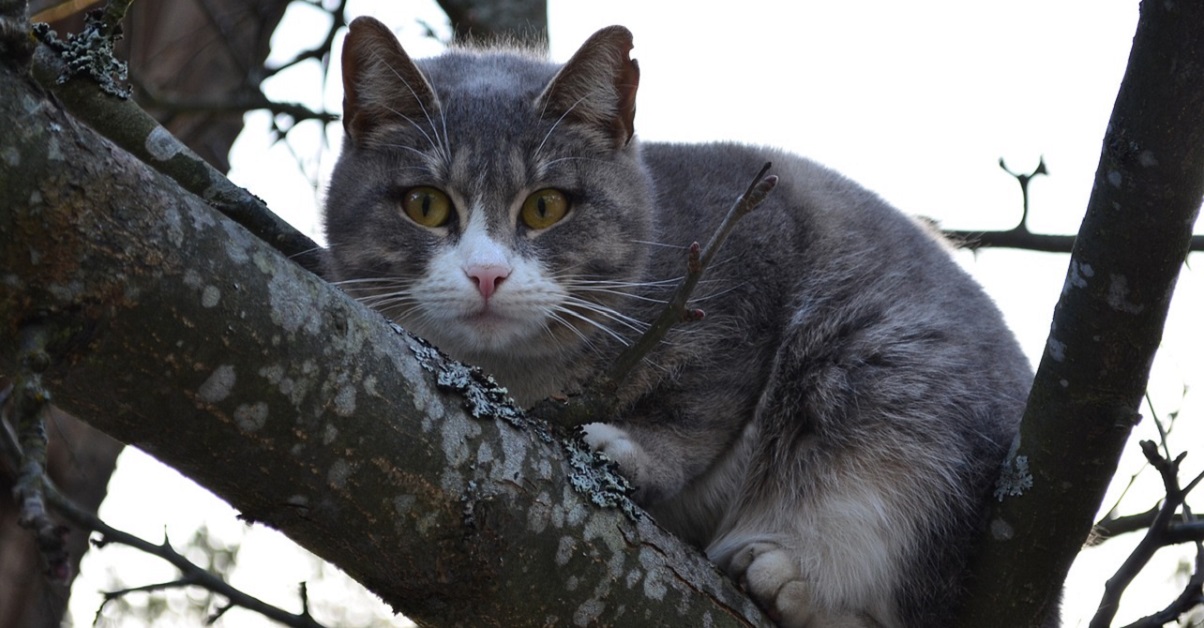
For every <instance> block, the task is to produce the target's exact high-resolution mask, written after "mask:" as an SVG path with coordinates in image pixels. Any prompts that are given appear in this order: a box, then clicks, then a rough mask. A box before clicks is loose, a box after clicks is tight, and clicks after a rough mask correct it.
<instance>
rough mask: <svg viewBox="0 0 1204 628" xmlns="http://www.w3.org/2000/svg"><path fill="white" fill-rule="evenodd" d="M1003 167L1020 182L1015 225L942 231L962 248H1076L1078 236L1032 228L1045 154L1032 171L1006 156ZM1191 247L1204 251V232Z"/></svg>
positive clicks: (1044, 171)
mask: <svg viewBox="0 0 1204 628" xmlns="http://www.w3.org/2000/svg"><path fill="white" fill-rule="evenodd" d="M999 167H1000V168H1003V170H1004V172H1007V173H1008V174H1010V175H1012V176H1013V177H1015V178H1016V182H1017V183H1019V184H1020V194H1021V198H1022V201H1023V205H1022V213H1021V215H1020V222H1019V223H1017V225H1016V226H1015V227H1012V228H1011V229H1007V230H1005V231H966V230H958V229H943V230H942V233H944V234H945V237H946V238H949V239H950V240H952V241H953V243H954V244H955V245H957V246H958V247H959V248H963V249H970V250H971V251H977V250H978V249H984V248H1004V249H1023V250H1026V251H1043V252H1046V253H1069V252H1070V251H1071V250H1072V249H1073V248H1074V239H1075V237H1076V236H1072V235H1048V234H1042V233H1033V232H1032V231H1029V228H1028V216H1029V193H1028V185H1029V183H1030V182H1032V180H1033V179H1034V178H1036V177H1037V176H1040V175H1048V174H1049V170H1048V169H1047V168H1046V167H1045V157H1044V156H1042V157H1041V161H1040V163H1038V164H1037V167H1036V169H1035V170H1033V171H1032V172H1030V173H1023V172H1019V173H1018V172H1012V170H1011V169H1009V168H1008V167H1007V164H1006V163H1005V162H1004V160H1003V158H1002V157H1000V158H999ZM1190 250H1192V251H1204V236H1202V235H1197V236H1193V237H1192V239H1191V245H1190Z"/></svg>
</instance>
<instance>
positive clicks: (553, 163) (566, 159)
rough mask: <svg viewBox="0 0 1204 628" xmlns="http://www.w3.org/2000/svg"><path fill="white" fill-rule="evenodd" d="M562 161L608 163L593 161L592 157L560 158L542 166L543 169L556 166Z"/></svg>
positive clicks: (600, 160)
mask: <svg viewBox="0 0 1204 628" xmlns="http://www.w3.org/2000/svg"><path fill="white" fill-rule="evenodd" d="M562 161H590V162H593V163H597V164H608V163H610V162H608V161H606V160H605V159H594V158H592V157H560V158H557V159H553V160H552V161H549V162H546V163H544V164H543V166H544V168H547V167H548V166H552V165H555V164H558V163H560V162H562Z"/></svg>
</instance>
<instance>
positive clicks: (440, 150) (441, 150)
mask: <svg viewBox="0 0 1204 628" xmlns="http://www.w3.org/2000/svg"><path fill="white" fill-rule="evenodd" d="M376 56H377V59H378V60H379V61H380V62H381V63H383V64H384V66H385V67H386V68H388V69H389V71H390V72H392V73H393V76H394V77H396V78H397V80H399V81H401V84H402V85H405V87H406V89H407V90H409V92H410V96H412V97H413V99H414V102H415V103H417V104H418V108H419V109H421V110H422V115H423V117H425V118H426V122H427V124H429V125H430V126H431V132H432V133H434V134H435V138H436V139H438V137H439V131H438V130H437V129H436V127H435V121H434V120H433V119H431V113H430V111H427V108H426V104H424V103H423V102H422V100H423V99H422V98H421V97H420V96H419V95H418V91H417V90H415V89H414V86H413V85H410V82H409V81H407V80H406V79H405V77H404V76H402V74H401V72H398V71H397V70H396V69H395V68H394V67H393V66H392V65H390V64H389V62H388V61H386V60H384V59H381V58H380V55H379V54H377V55H376ZM433 89H434V88H432V90H433ZM431 93H432V95H435V93H434V91H432V92H431ZM435 98H436V99H438V95H435ZM389 109H390V111H393V113H395V114H397V115H398V116H399V117H401V118H403V119H405V120H406V121H407V122H409V123H410V124H411V125H413V126H414V128H415V129H418V132H419V133H422V135H423V137H425V138H426V141H427V142H430V144H431V148H433V149H435V152H436V154H438V155H439V156H440V157H442V158H443V160H444V162H448V161H450V159H449V158H450V156H451V151H447V152H444V147H443V146H442V145H441V144H439V143H436V142H434V141H432V140H431V137H430V135H428V134H427V132H426V131H425V130H424V129H423V128H422V127H421V126H420V125H418V124H417V123H416V122H414V121H413V120H411V119H410V118H409V117H408V116H405V115H403V114H401V113H400V112H398V111H394V110H393V109H392V108H389ZM440 113H441V114H442V112H440ZM444 128H445V129H446V127H444Z"/></svg>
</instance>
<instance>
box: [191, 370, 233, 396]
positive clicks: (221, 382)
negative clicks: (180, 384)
mask: <svg viewBox="0 0 1204 628" xmlns="http://www.w3.org/2000/svg"><path fill="white" fill-rule="evenodd" d="M235 381H237V377H236V376H235V373H234V367H233V366H232V365H229V364H223V365H221V366H219V367H217V368H216V369H214V370H213V372H212V373H210V374H209V378H208V379H206V380H205V383H203V384H201V387H200V388H199V389H197V398H199V399H200V400H201V401H204V402H205V403H218V402H219V401H222V400H223V399H225V398H226V397H229V396H230V392H231V391H232V390H233V389H234V383H235Z"/></svg>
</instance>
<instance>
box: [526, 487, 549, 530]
mask: <svg viewBox="0 0 1204 628" xmlns="http://www.w3.org/2000/svg"><path fill="white" fill-rule="evenodd" d="M551 502H552V496H551V495H549V494H548V492H547V491H543V492H541V493H540V494H539V495H538V496H536V497H535V500H534V501H532V502H531V507H530V508H528V509H527V531H529V532H531V533H532V534H543V531H544V530H546V529H548V523H549V522H550V521H551V519H552V507H551V505H550V504H551Z"/></svg>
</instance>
